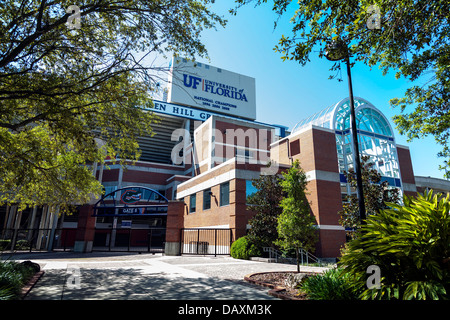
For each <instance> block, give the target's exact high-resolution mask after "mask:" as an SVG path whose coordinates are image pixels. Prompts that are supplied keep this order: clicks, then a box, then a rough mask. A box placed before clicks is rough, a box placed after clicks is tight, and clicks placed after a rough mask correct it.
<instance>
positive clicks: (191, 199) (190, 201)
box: [189, 193, 197, 213]
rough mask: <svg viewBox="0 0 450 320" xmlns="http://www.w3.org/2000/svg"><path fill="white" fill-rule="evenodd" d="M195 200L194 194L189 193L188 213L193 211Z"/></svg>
mask: <svg viewBox="0 0 450 320" xmlns="http://www.w3.org/2000/svg"><path fill="white" fill-rule="evenodd" d="M196 202H197V197H196V194H195V193H194V194H191V196H190V197H189V213H193V212H195V207H196V206H195V203H196Z"/></svg>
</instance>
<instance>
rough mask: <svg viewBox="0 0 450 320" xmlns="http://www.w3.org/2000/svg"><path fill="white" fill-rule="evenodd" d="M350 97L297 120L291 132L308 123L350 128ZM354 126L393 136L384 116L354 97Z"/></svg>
mask: <svg viewBox="0 0 450 320" xmlns="http://www.w3.org/2000/svg"><path fill="white" fill-rule="evenodd" d="M349 102H350V99H349V98H348V97H347V98H345V99H342V100H341V101H339V102H338V103H336V104H335V105H333V106H331V107H327V108H325V109H323V110H322V111H319V112H317V113H316V114H313V115H312V116H310V117H309V118H306V119H304V120H302V121H300V122H298V123H297V124H296V125H295V126H294V128H293V129H292V133H294V132H296V131H298V130H300V129H302V128H304V127H306V126H308V125H310V124H313V125H316V126H319V127H324V128H329V129H333V130H347V129H349V128H350V103H349ZM354 102H355V113H356V126H357V127H358V129H359V130H364V131H368V132H373V133H377V134H382V135H384V136H389V137H393V131H392V128H391V125H390V124H389V122H388V120H387V119H386V117H385V116H384V115H383V114H382V113H381V112H380V111H379V110H378V109H377V108H375V106H374V105H372V104H371V103H370V102H369V101H367V100H365V99H362V98H359V97H355V98H354Z"/></svg>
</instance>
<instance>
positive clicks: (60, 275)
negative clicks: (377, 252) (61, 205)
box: [14, 252, 320, 300]
mask: <svg viewBox="0 0 450 320" xmlns="http://www.w3.org/2000/svg"><path fill="white" fill-rule="evenodd" d="M14 259H18V260H26V259H30V260H32V261H33V262H37V263H39V264H40V265H41V268H42V269H43V270H44V271H45V274H44V276H43V277H42V278H41V279H40V280H39V281H38V283H37V284H36V285H35V287H34V288H33V289H32V290H31V292H30V293H29V294H28V296H27V297H26V299H27V300H249V299H252V300H270V299H275V298H273V297H271V296H269V295H268V294H267V291H268V289H267V288H261V287H258V286H255V285H251V284H248V283H246V282H244V281H243V278H244V276H245V275H246V274H249V273H253V272H263V271H287V270H296V266H294V265H286V264H275V263H264V262H256V261H246V260H236V259H233V258H230V257H199V256H182V257H172V256H162V255H152V254H129V253H128V254H119V253H91V254H75V253H69V252H65V253H32V254H27V255H15V256H14ZM306 268H307V267H304V269H305V270H306ZM315 269H316V270H317V269H320V268H315ZM309 270H311V269H309Z"/></svg>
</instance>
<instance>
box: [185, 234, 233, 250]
mask: <svg viewBox="0 0 450 320" xmlns="http://www.w3.org/2000/svg"><path fill="white" fill-rule="evenodd" d="M232 242H233V232H232V230H231V229H213V228H205V229H203V228H184V229H181V237H180V251H181V252H180V253H181V254H195V255H214V256H217V255H229V254H230V247H231V243H232Z"/></svg>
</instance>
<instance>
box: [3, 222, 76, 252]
mask: <svg viewBox="0 0 450 320" xmlns="http://www.w3.org/2000/svg"><path fill="white" fill-rule="evenodd" d="M75 235H76V229H72V228H70V229H69V228H64V229H61V228H57V229H2V230H0V252H2V251H29V252H31V251H49V250H50V251H55V250H61V251H66V250H72V249H73V246H74V243H75Z"/></svg>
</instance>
